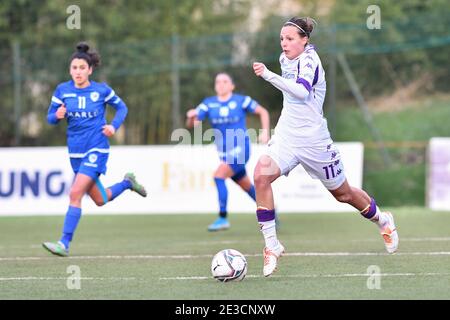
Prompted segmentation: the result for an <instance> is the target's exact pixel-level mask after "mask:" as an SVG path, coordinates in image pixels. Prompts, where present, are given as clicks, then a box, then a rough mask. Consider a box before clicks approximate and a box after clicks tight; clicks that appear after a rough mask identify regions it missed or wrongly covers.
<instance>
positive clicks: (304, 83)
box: [296, 78, 311, 92]
mask: <svg viewBox="0 0 450 320" xmlns="http://www.w3.org/2000/svg"><path fill="white" fill-rule="evenodd" d="M296 82H297V83H301V84H302V85H303V86H304V87H305V89H306V90H308V92H311V85H310V84H309V82H308V80H305V79H303V78H298V79H297V81H296Z"/></svg>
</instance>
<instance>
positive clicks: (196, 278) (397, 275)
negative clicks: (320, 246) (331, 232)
mask: <svg viewBox="0 0 450 320" xmlns="http://www.w3.org/2000/svg"><path fill="white" fill-rule="evenodd" d="M449 275H450V273H409V272H408V273H370V274H369V273H343V274H292V275H272V276H270V278H354V277H364V278H367V277H374V276H380V277H436V276H449ZM245 277H246V278H265V277H264V276H263V275H256V274H249V275H246V276H245ZM209 279H213V278H212V277H202V276H192V277H163V278H159V280H209Z"/></svg>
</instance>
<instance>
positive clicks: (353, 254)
mask: <svg viewBox="0 0 450 320" xmlns="http://www.w3.org/2000/svg"><path fill="white" fill-rule="evenodd" d="M244 255H245V256H246V257H261V256H262V254H260V253H258V254H244ZM389 255H391V254H389V253H381V252H288V253H285V254H284V255H283V256H286V257H358V256H389ZM392 256H450V251H437V252H397V253H395V254H392ZM212 257H213V255H212V254H198V255H104V256H71V257H65V258H57V257H52V256H48V257H2V258H0V262H2V261H40V260H54V259H61V261H62V260H101V259H105V260H152V259H199V258H212Z"/></svg>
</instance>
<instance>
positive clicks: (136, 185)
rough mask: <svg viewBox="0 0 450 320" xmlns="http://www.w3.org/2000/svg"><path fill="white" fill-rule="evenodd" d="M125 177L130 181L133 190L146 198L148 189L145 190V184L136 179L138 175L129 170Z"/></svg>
mask: <svg viewBox="0 0 450 320" xmlns="http://www.w3.org/2000/svg"><path fill="white" fill-rule="evenodd" d="M124 179H125V180H127V181H130V183H131V190H132V191H134V192H137V193H138V194H139V195H141V196H143V197H144V198H145V197H146V196H147V191H146V190H145V188H144V186H142V185H141V184H139V183H138V182H137V181H136V176H135V175H134V173H131V172H128V173H127V174H125V177H124Z"/></svg>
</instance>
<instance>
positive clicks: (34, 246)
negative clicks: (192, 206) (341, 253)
mask: <svg viewBox="0 0 450 320" xmlns="http://www.w3.org/2000/svg"><path fill="white" fill-rule="evenodd" d="M328 240H329V242H332V241H333V242H334V240H333V239H328ZM401 241H402V242H446V241H450V237H424V238H403V237H402V238H401ZM289 242H290V243H318V242H327V239H298V240H289ZM351 242H380V239H352V240H351ZM243 243H263V240H262V239H261V240H220V241H217V240H210V241H188V242H184V244H189V245H207V246H211V245H213V244H223V245H225V244H227V245H228V244H243ZM77 247H79V248H83V247H89V248H92V247H100V245H99V244H98V245H96V244H83V243H80V244H77ZM22 248H30V249H39V248H42V245H41V244H30V245H0V249H22Z"/></svg>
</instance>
